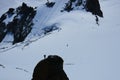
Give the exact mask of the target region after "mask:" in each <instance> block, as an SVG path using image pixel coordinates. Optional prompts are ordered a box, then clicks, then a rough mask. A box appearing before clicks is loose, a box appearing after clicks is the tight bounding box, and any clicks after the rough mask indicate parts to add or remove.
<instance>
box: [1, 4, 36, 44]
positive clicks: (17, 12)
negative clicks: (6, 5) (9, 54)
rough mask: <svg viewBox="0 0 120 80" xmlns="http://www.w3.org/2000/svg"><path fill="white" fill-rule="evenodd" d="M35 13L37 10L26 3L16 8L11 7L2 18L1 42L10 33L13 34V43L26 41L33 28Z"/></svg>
mask: <svg viewBox="0 0 120 80" xmlns="http://www.w3.org/2000/svg"><path fill="white" fill-rule="evenodd" d="M35 14H36V10H35V9H34V8H33V7H29V6H27V5H26V4H25V3H23V4H22V6H20V7H18V8H16V9H13V8H10V9H9V10H8V11H7V12H6V13H4V14H3V15H2V16H1V18H0V42H1V41H2V40H3V39H4V37H5V36H6V34H9V33H12V35H13V38H14V41H13V44H15V43H18V42H22V41H24V39H25V38H26V37H27V35H28V34H29V33H30V32H31V30H32V25H33V18H34V16H35Z"/></svg>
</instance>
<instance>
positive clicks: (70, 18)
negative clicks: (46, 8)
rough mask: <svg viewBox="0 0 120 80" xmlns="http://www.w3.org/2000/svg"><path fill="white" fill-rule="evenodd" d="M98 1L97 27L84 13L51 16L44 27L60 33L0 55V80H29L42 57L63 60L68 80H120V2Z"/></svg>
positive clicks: (92, 18)
mask: <svg viewBox="0 0 120 80" xmlns="http://www.w3.org/2000/svg"><path fill="white" fill-rule="evenodd" d="M56 1H57V0H56ZM58 1H59V0H58ZM100 1H101V2H100V3H101V8H102V10H103V13H104V18H103V19H100V22H99V23H100V25H99V26H98V25H96V23H95V17H94V16H93V15H92V14H91V13H86V12H84V11H77V10H75V11H72V12H70V13H67V12H64V13H63V14H61V13H59V14H57V15H59V17H58V16H57V15H55V14H54V13H53V14H54V15H53V18H49V20H48V21H47V24H53V23H57V24H59V26H60V27H61V30H60V31H59V32H58V31H54V32H52V34H50V35H47V36H45V37H43V38H41V39H39V40H37V41H35V42H33V43H31V44H30V45H29V46H26V47H24V48H23V47H22V46H20V47H15V48H13V49H11V50H9V51H7V52H3V53H0V64H2V65H3V66H4V67H5V68H3V67H1V66H0V80H9V79H11V80H31V77H32V72H33V69H34V67H35V65H36V64H37V63H38V62H39V61H40V60H41V59H43V55H44V54H46V55H52V54H57V55H59V56H61V57H63V59H64V62H65V64H64V69H65V71H66V73H67V75H68V77H69V79H70V80H120V77H119V75H120V68H119V67H120V64H119V61H120V58H119V57H120V54H119V53H120V36H119V34H120V31H119V30H120V22H119V18H120V15H119V14H120V11H119V10H118V9H119V7H120V1H119V0H100ZM55 10H56V9H55ZM56 12H57V10H56ZM36 25H37V24H36Z"/></svg>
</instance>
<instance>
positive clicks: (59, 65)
mask: <svg viewBox="0 0 120 80" xmlns="http://www.w3.org/2000/svg"><path fill="white" fill-rule="evenodd" d="M63 62H64V61H63V59H62V58H61V57H59V56H57V55H50V56H48V57H47V58H45V59H43V60H41V61H40V62H39V63H38V64H37V65H36V67H35V69H34V72H33V78H32V80H69V79H68V77H67V75H66V73H65V72H64V70H63Z"/></svg>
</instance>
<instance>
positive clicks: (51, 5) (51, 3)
mask: <svg viewBox="0 0 120 80" xmlns="http://www.w3.org/2000/svg"><path fill="white" fill-rule="evenodd" d="M54 5H55V2H47V3H46V6H47V7H53V6H54Z"/></svg>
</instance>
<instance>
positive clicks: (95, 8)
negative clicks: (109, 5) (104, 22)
mask: <svg viewBox="0 0 120 80" xmlns="http://www.w3.org/2000/svg"><path fill="white" fill-rule="evenodd" d="M85 9H86V10H87V11H89V12H92V14H94V15H98V16H99V17H103V13H102V11H101V9H100V4H99V0H86V5H85Z"/></svg>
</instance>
